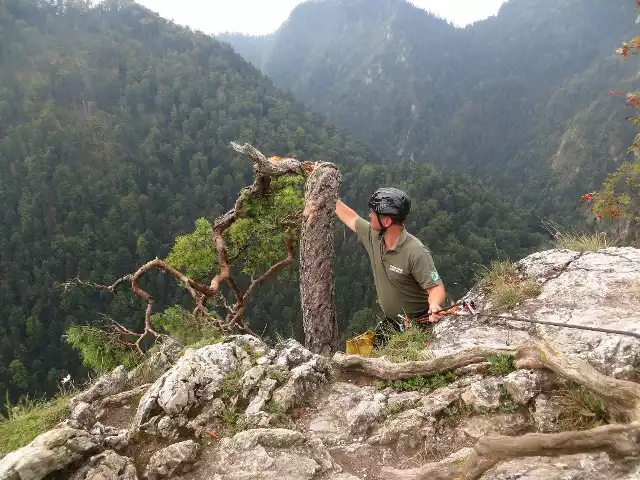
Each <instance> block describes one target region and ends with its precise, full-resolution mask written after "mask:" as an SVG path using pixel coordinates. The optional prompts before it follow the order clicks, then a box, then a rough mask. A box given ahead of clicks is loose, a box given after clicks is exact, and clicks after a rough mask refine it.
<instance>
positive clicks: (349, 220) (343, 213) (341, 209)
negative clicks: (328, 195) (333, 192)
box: [336, 200, 360, 232]
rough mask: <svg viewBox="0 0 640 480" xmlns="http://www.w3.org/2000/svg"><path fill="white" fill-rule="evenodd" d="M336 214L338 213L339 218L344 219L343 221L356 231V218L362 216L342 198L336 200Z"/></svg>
mask: <svg viewBox="0 0 640 480" xmlns="http://www.w3.org/2000/svg"><path fill="white" fill-rule="evenodd" d="M336 215H338V218H340V220H342V223H344V224H345V225H346V226H347V227H349V228H350V229H351V230H353V231H354V232H355V231H356V220H357V219H358V218H360V215H358V214H357V213H356V212H355V211H353V210H352V209H351V208H349V207H347V206H346V205H345V204H344V203H342V202H341V201H340V200H338V201H336Z"/></svg>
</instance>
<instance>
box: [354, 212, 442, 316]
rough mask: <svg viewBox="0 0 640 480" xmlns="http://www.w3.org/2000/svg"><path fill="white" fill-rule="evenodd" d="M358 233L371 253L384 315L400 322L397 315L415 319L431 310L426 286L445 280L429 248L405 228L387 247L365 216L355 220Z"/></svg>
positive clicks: (374, 276) (429, 286)
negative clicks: (395, 242)
mask: <svg viewBox="0 0 640 480" xmlns="http://www.w3.org/2000/svg"><path fill="white" fill-rule="evenodd" d="M356 234H357V236H358V239H359V240H360V242H362V244H363V245H364V247H365V249H366V250H367V253H368V254H369V259H370V260H371V268H372V270H373V279H374V282H375V286H376V291H377V293H378V301H379V302H380V306H381V307H382V311H383V312H384V313H385V315H386V316H387V317H390V318H392V319H393V320H396V321H397V320H398V314H402V315H404V314H406V315H408V316H409V317H410V318H415V317H416V315H417V314H421V313H425V312H426V311H427V310H428V309H429V303H428V296H427V292H426V289H428V288H431V287H435V286H437V285H440V284H441V283H442V280H441V279H440V275H438V271H437V270H436V267H435V265H434V263H433V258H432V257H431V252H430V251H429V249H428V248H427V247H425V246H424V245H423V244H422V242H421V241H420V240H418V239H417V238H416V237H414V236H413V235H411V234H410V233H408V232H407V231H406V229H403V230H402V233H401V234H400V238H399V239H398V244H397V245H396V246H395V247H394V248H393V249H391V250H387V248H386V245H385V244H384V239H382V238H381V237H380V236H379V234H378V232H377V231H375V230H373V229H371V226H370V225H369V222H367V221H366V220H365V219H363V218H358V220H357V221H356Z"/></svg>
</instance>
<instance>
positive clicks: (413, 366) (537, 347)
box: [333, 342, 640, 480]
mask: <svg viewBox="0 0 640 480" xmlns="http://www.w3.org/2000/svg"><path fill="white" fill-rule="evenodd" d="M496 354H509V355H513V356H515V360H516V361H515V365H516V368H547V369H549V370H552V371H553V372H555V373H556V374H558V375H559V376H561V377H563V378H565V379H568V380H570V381H573V382H575V383H577V384H579V385H582V386H583V387H585V388H587V389H589V390H591V391H593V392H594V393H596V394H598V395H600V396H601V397H602V398H603V399H605V400H607V401H608V402H610V403H611V404H613V405H616V406H617V407H619V408H622V409H624V411H625V412H627V413H628V416H629V419H630V421H631V422H632V423H630V424H625V425H620V424H617V425H605V426H602V427H598V428H593V429H591V430H585V431H569V432H562V433H554V434H541V433H532V434H527V435H524V436H520V437H508V436H495V437H483V438H480V440H478V442H477V443H476V445H475V446H474V447H473V449H471V451H470V452H469V453H468V454H466V455H465V452H464V451H461V452H460V453H461V455H460V456H453V457H450V458H448V459H445V460H443V461H441V462H436V463H429V464H426V465H424V466H422V467H419V468H414V469H410V470H395V469H383V474H384V478H390V479H396V480H401V479H402V480H418V479H425V480H426V479H429V480H440V479H442V480H444V479H458V480H473V479H478V478H480V477H481V476H482V475H483V474H484V473H485V472H486V471H488V470H489V469H491V468H493V467H494V466H496V465H497V464H499V463H501V462H503V461H505V460H510V459H513V458H518V457H537V456H557V455H567V454H576V453H588V452H599V451H605V452H607V453H609V454H610V455H613V456H618V457H630V456H639V455H640V384H637V383H634V382H629V381H626V380H618V379H615V378H611V377H608V376H606V375H603V374H601V373H600V372H598V371H597V370H596V369H595V368H593V367H592V366H591V365H590V364H589V363H587V362H585V361H583V360H579V359H574V358H569V357H567V356H565V355H563V354H561V353H559V352H557V351H555V350H554V349H553V348H552V347H551V346H549V345H548V344H546V343H542V342H536V343H531V344H526V345H523V346H521V347H519V348H516V349H494V348H488V347H474V348H471V349H467V350H463V351H461V352H458V353H455V354H452V355H447V356H444V357H440V358H435V359H433V360H428V361H421V362H406V363H397V364H396V363H392V362H389V361H388V360H386V359H384V358H364V357H360V356H357V355H345V354H343V353H336V354H335V355H334V357H333V363H334V365H335V366H336V367H337V368H339V369H341V370H352V371H358V372H361V373H364V374H365V375H369V376H372V377H377V378H381V379H385V380H398V379H407V378H412V377H416V376H426V375H433V374H436V373H442V372H446V371H451V370H455V369H457V368H460V367H463V366H466V365H470V364H473V363H480V362H484V361H486V359H487V358H489V357H491V356H493V355H496Z"/></svg>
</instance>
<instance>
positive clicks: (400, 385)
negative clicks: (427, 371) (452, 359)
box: [391, 372, 458, 391]
mask: <svg viewBox="0 0 640 480" xmlns="http://www.w3.org/2000/svg"><path fill="white" fill-rule="evenodd" d="M457 379H458V376H457V375H456V374H455V373H453V372H447V373H446V374H440V373H437V374H435V375H431V376H428V377H413V378H408V379H406V380H395V381H393V382H392V383H391V386H392V387H393V388H395V389H396V390H400V391H417V390H436V389H438V388H443V387H446V386H447V385H449V384H450V383H452V382H454V381H456V380H457Z"/></svg>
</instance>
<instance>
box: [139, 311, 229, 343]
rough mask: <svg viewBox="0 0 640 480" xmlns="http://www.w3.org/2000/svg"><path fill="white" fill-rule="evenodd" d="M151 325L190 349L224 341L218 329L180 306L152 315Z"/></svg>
mask: <svg viewBox="0 0 640 480" xmlns="http://www.w3.org/2000/svg"><path fill="white" fill-rule="evenodd" d="M151 324H152V325H153V327H154V328H156V329H158V330H160V331H164V332H166V333H167V334H168V335H170V336H171V337H173V338H175V339H178V340H180V341H181V342H182V343H184V344H185V345H187V346H189V347H194V346H196V345H198V346H204V345H210V344H213V343H218V342H219V341H221V339H222V335H221V334H220V332H219V331H218V330H217V329H216V328H214V327H212V326H209V325H207V324H205V323H203V322H202V321H200V320H199V319H196V318H195V317H194V316H193V314H192V313H191V312H188V311H187V310H185V309H184V308H182V307H181V306H179V305H174V306H173V307H169V308H167V309H166V310H165V311H164V312H162V313H154V314H153V315H151Z"/></svg>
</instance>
